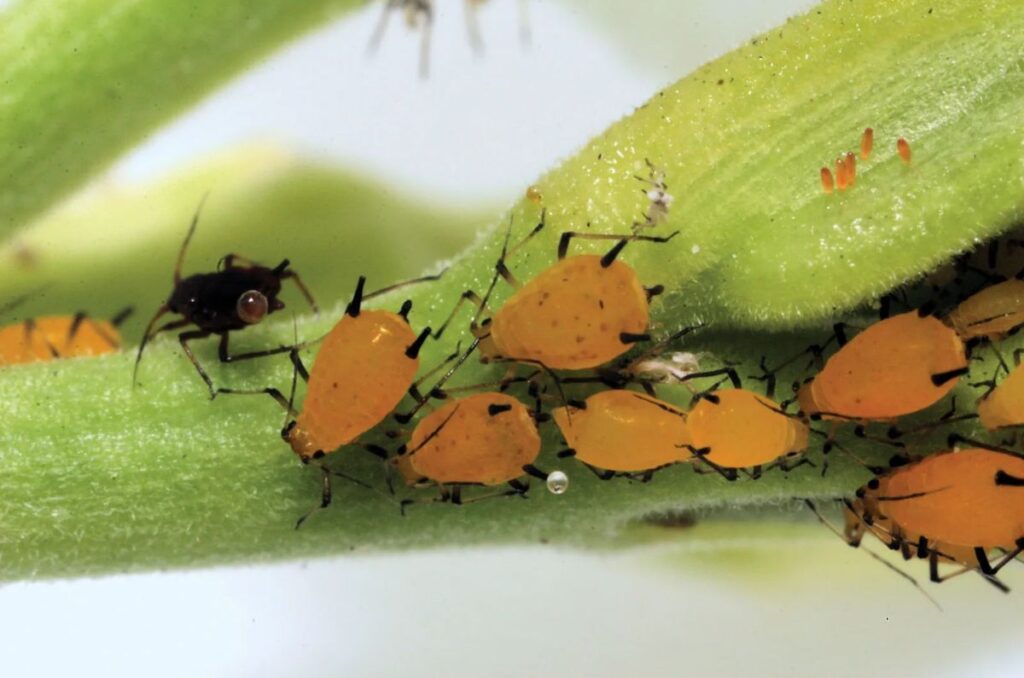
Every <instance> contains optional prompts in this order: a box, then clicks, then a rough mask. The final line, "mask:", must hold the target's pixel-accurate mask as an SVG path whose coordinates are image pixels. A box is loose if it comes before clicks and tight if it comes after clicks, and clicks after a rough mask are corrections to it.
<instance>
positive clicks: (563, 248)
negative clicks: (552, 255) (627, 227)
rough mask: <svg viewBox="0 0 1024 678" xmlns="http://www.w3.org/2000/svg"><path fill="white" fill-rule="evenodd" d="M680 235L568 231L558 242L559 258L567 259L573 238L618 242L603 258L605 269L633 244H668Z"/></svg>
mask: <svg viewBox="0 0 1024 678" xmlns="http://www.w3.org/2000/svg"><path fill="white" fill-rule="evenodd" d="M677 235H679V231H673V232H672V233H670V234H669V235H666V236H654V235H637V234H635V233H631V234H629V235H615V234H614V233H580V232H578V231H566V232H565V233H562V237H561V238H560V239H559V240H558V258H559V259H565V256H566V254H568V252H569V243H570V242H571V241H572V239H573V238H578V239H580V240H617V241H618V242H616V243H615V245H614V246H612V248H611V249H610V250H608V252H607V253H605V255H604V256H603V257H601V265H602V266H604V267H605V268H607V267H609V266H611V265H612V262H614V261H615V259H616V258H618V256H619V255H620V254H622V250H624V249H625V248H626V245H628V244H629V243H631V242H636V241H644V242H655V243H666V242H668V241H670V240H672V238H674V237H676V236H677Z"/></svg>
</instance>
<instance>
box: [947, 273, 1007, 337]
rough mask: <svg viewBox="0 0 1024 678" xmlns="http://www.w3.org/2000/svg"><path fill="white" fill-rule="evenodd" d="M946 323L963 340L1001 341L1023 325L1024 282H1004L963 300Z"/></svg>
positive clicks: (950, 314)
mask: <svg viewBox="0 0 1024 678" xmlns="http://www.w3.org/2000/svg"><path fill="white" fill-rule="evenodd" d="M947 322H948V323H949V324H950V325H952V326H953V329H955V330H956V331H957V333H958V334H959V335H960V336H961V337H962V338H963V339H965V340H966V339H973V338H974V337H988V338H989V339H996V338H1000V337H1002V336H1003V335H1005V334H1007V333H1008V332H1010V331H1011V330H1013V329H1014V328H1017V327H1020V326H1021V325H1024V280H1017V279H1011V280H1004V281H1003V282H1001V283H997V284H995V285H991V286H989V287H986V288H985V289H983V290H981V291H980V292H978V293H976V294H972V295H971V296H970V297H968V298H967V299H965V300H964V301H962V302H961V303H960V304H959V305H958V306H957V307H956V308H955V309H953V310H952V311H951V312H950V313H949V315H948V316H947Z"/></svg>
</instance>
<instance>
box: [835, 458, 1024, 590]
mask: <svg viewBox="0 0 1024 678" xmlns="http://www.w3.org/2000/svg"><path fill="white" fill-rule="evenodd" d="M857 496H858V499H859V500H860V501H859V502H857V503H854V504H851V508H852V509H853V510H854V511H856V512H858V513H859V515H858V518H860V519H862V520H863V521H864V522H866V523H867V524H868V525H871V524H872V523H876V524H880V525H881V526H882V527H883V528H884V530H885V531H886V532H888V533H889V534H890V540H889V541H890V544H891V545H893V546H894V547H896V548H898V547H899V545H900V544H902V543H907V542H910V543H911V544H912V545H913V546H914V547H915V548H916V549H917V551H918V555H920V556H921V557H925V556H928V557H930V558H931V560H932V579H933V581H941V580H942V579H941V578H940V577H939V576H938V567H937V566H938V560H939V557H940V556H945V559H946V560H953V561H956V562H960V563H962V564H965V565H967V566H968V567H971V568H973V567H977V568H978V569H979V570H980V571H981V572H982V574H984V575H986V576H989V577H991V576H993V575H995V574H996V573H997V572H998V571H999V569H1000V568H1001V567H1002V566H1003V565H1005V564H1006V563H1008V562H1010V561H1011V560H1013V558H1014V557H1015V556H1016V555H1017V554H1019V553H1020V551H1021V548H1022V546H1024V458H1022V457H1020V456H1019V455H1016V454H1011V453H1009V452H1001V451H994V450H987V449H978V448H971V449H964V450H959V451H953V452H941V453H939V454H935V455H932V456H930V457H926V458H924V459H922V460H920V461H917V462H914V463H912V464H909V465H906V466H900V467H897V468H895V469H891V470H889V471H888V472H886V473H884V474H883V475H881V476H880V477H878V478H875V479H873V480H871V481H870V482H869V483H868V484H867V485H865V486H864V487H862V488H861V489H860V490H858V491H857ZM879 518H881V519H883V522H881V523H879V520H878V519H879ZM876 534H877V533H876ZM994 549H1001V550H1003V551H1006V552H1007V555H1006V556H1003V557H1002V559H1001V560H1000V561H999V563H997V564H995V565H994V566H993V565H990V563H989V559H988V555H987V554H988V553H989V552H990V551H992V550H994ZM971 551H973V553H971Z"/></svg>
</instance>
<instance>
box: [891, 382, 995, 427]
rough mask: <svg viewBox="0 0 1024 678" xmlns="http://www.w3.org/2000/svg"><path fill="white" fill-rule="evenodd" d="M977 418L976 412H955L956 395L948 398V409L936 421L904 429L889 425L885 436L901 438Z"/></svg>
mask: <svg viewBox="0 0 1024 678" xmlns="http://www.w3.org/2000/svg"><path fill="white" fill-rule="evenodd" d="M972 385H973V384H972ZM977 418H978V414H977V413H976V412H970V413H968V414H961V415H957V413H956V396H953V397H952V398H951V399H950V406H949V411H947V412H946V413H945V414H943V415H942V416H940V417H939V418H938V420H937V421H932V422H927V423H924V424H920V425H918V426H915V427H913V428H909V429H905V430H904V429H901V428H899V427H897V426H891V427H889V430H888V431H887V432H886V436H888V437H889V438H890V439H896V438H901V437H903V436H906V435H913V434H917V433H924V432H927V431H932V430H934V429H936V428H939V427H940V426H948V425H950V424H956V423H959V422H962V421H971V420H972V419H977Z"/></svg>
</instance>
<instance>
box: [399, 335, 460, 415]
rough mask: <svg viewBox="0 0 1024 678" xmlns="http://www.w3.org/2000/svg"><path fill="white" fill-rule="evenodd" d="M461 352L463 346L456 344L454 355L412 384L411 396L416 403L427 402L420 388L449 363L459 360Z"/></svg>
mask: <svg viewBox="0 0 1024 678" xmlns="http://www.w3.org/2000/svg"><path fill="white" fill-rule="evenodd" d="M461 352H462V346H461V344H456V345H455V351H454V352H453V353H451V354H450V355H449V356H448V357H447V358H445V359H444V360H442V361H441V362H440V363H438V364H437V365H435V366H434V367H432V368H430V369H429V370H427V372H426V374H424V375H423V376H422V377H420V378H419V379H417V380H416V381H414V382H412V385H411V386H410V387H409V395H410V396H412V398H413V400H415V401H416V402H423V401H424V400H426V398H425V397H424V396H423V394H422V393H420V386H421V385H422V384H423V382H425V381H426V380H427V379H430V378H431V377H433V376H434V375H435V374H437V373H438V372H440V371H441V370H443V369H444V366H445V365H447V364H448V363H450V362H452V361H453V360H455V359H456V358H458V357H459V354H460V353H461ZM428 395H430V394H428Z"/></svg>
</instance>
